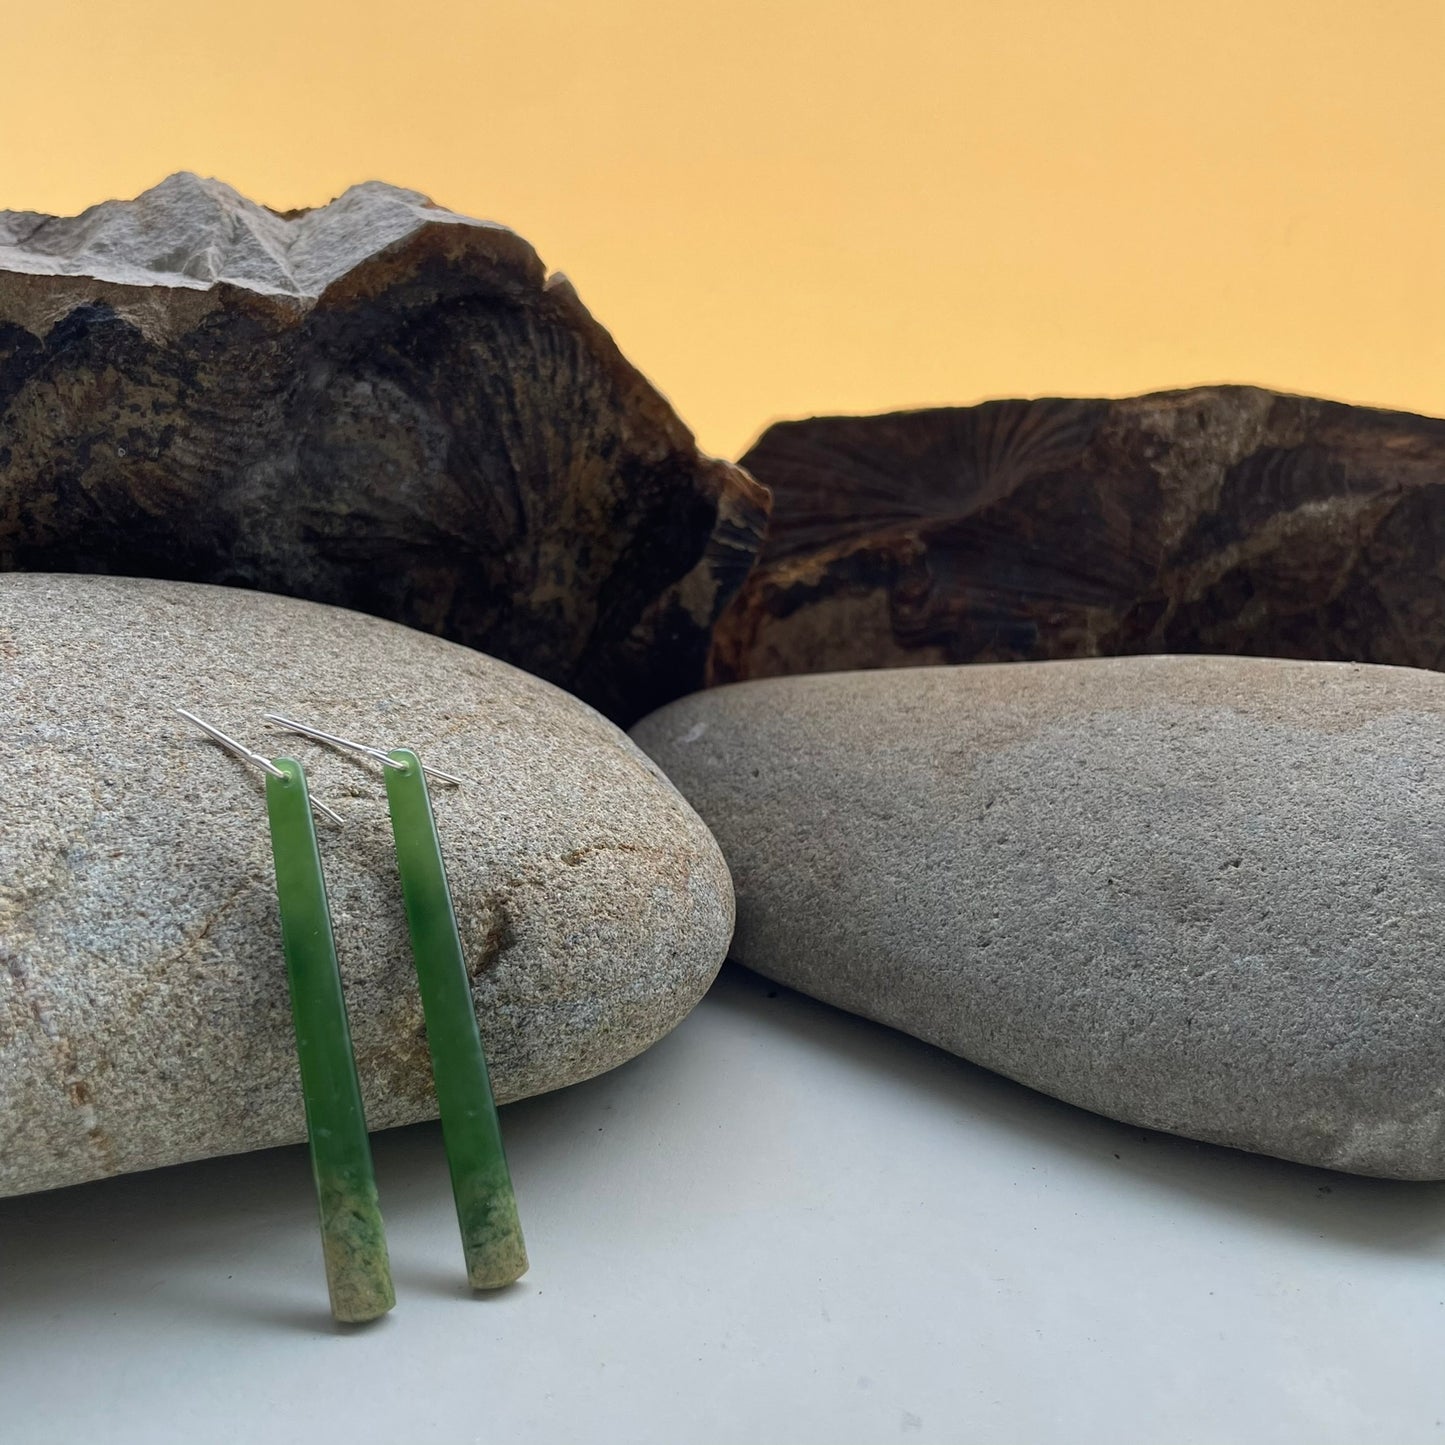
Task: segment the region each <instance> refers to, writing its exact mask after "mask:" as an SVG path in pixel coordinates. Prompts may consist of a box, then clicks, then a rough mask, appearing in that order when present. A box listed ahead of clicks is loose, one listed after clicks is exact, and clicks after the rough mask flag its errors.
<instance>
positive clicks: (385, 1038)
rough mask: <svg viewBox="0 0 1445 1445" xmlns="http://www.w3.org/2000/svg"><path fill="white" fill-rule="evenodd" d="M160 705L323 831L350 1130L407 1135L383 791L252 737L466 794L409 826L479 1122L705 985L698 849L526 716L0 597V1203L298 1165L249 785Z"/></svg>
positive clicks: (76, 603) (517, 688)
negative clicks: (411, 765) (473, 1027)
mask: <svg viewBox="0 0 1445 1445" xmlns="http://www.w3.org/2000/svg"><path fill="white" fill-rule="evenodd" d="M175 704H180V705H182V706H185V707H188V708H190V709H191V710H193V711H194V712H196V713H198V714H199V715H200V716H201V717H203V718H205V719H206V720H207V721H209V722H212V723H214V724H215V725H216V726H217V727H219V728H221V729H223V730H224V731H226V732H228V733H230V734H231V735H232V736H234V737H236V738H237V739H239V740H240V741H242V742H244V743H246V744H247V745H249V746H251V747H252V748H255V749H256V750H258V751H260V752H262V753H265V754H267V755H270V756H292V757H296V758H298V759H299V760H300V761H301V762H302V763H303V765H304V766H305V768H306V770H307V773H308V776H309V778H310V780H311V788H312V793H313V796H314V797H316V798H318V799H320V800H321V801H323V802H325V803H327V804H329V805H330V806H331V807H333V808H334V809H335V810H336V811H337V812H339V813H340V814H341V816H342V818H343V820H344V827H343V828H341V829H340V830H339V831H338V830H336V829H334V828H332V827H330V826H329V825H327V824H326V823H325V822H318V835H319V839H320V846H321V854H322V860H323V865H324V867H325V870H326V879H327V885H328V892H329V895H330V900H331V908H332V914H333V918H334V923H335V931H336V939H337V948H338V953H339V955H340V960H341V970H342V976H343V979H344V982H345V986H346V996H347V1003H348V1008H349V1011H350V1016H351V1028H352V1037H353V1042H354V1044H355V1048H356V1055H357V1060H358V1064H359V1067H360V1072H361V1080H362V1086H363V1091H364V1094H365V1100H366V1107H367V1118H368V1121H369V1123H370V1125H371V1127H372V1128H374V1129H375V1128H381V1127H385V1126H388V1125H394V1124H403V1123H408V1122H411V1121H413V1120H417V1119H421V1118H427V1117H433V1116H434V1114H435V1102H434V1098H433V1092H432V1084H431V1065H430V1058H429V1055H428V1052H427V1046H426V1037H425V1031H424V1028H423V1024H422V1014H421V1004H420V999H419V997H418V994H417V986H416V977H415V973H414V970H413V966H412V961H411V951H410V945H409V941H408V935H407V929H406V921H405V915H404V913H403V909H402V899H401V893H400V888H399V884H398V880H397V874H396V863H395V854H394V851H393V847H392V840H391V830H390V826H389V822H388V816H387V807H386V795H385V791H384V787H383V783H382V780H381V778H380V777H379V776H378V775H377V770H376V767H375V765H374V764H369V763H367V762H365V761H362V760H358V759H355V758H352V757H348V756H346V755H343V754H339V753H337V752H335V751H333V750H331V749H329V748H326V747H324V746H321V745H319V744H315V743H311V742H308V741H306V740H304V739H301V738H297V737H294V736H290V735H283V734H281V733H279V732H276V731H275V730H273V729H272V728H270V727H269V725H268V724H265V723H263V722H262V721H261V713H262V712H265V711H276V712H283V713H290V714H292V715H294V716H296V717H297V718H299V719H301V720H304V721H310V722H314V723H315V724H316V725H317V726H320V727H323V728H325V729H327V730H328V731H331V732H335V733H339V734H341V735H343V736H349V737H354V738H357V739H360V740H361V741H364V742H371V743H374V744H378V745H381V746H397V745H403V744H404V745H408V746H413V747H415V748H417V749H418V750H419V751H420V753H421V755H422V757H423V758H424V759H425V760H426V761H427V762H430V763H433V764H435V765H436V766H437V767H440V768H444V769H446V770H448V771H450V772H453V773H457V774H460V775H461V776H462V777H464V778H465V779H466V780H467V782H466V784H465V785H464V786H462V787H460V788H455V789H446V788H440V787H434V788H433V790H432V796H433V805H434V809H435V812H436V815H437V824H438V828H439V830H440V833H441V838H442V848H443V851H444V853H445V856H446V862H447V867H448V871H449V874H450V880H451V887H452V893H453V896H454V899H455V902H456V908H457V914H458V921H459V924H460V927H461V932H462V941H463V945H464V948H465V950H466V954H467V959H468V964H469V968H470V969H471V971H472V975H473V991H474V997H475V1001H476V1005H477V1009H478V1015H479V1018H480V1021H481V1026H482V1033H483V1037H484V1039H485V1041H486V1045H487V1050H488V1054H489V1058H490V1061H491V1067H492V1079H493V1084H494V1086H495V1089H496V1092H497V1096H498V1098H499V1099H500V1100H503V1101H505V1100H508V1099H517V1098H521V1097H524V1096H526V1095H529V1094H536V1093H539V1092H541V1091H543V1090H547V1089H555V1088H558V1087H560V1086H562V1085H564V1084H570V1083H574V1082H576V1081H577V1080H580V1079H585V1078H588V1077H590V1076H591V1075H593V1074H597V1073H600V1072H601V1071H602V1070H604V1069H608V1068H611V1067H613V1066H614V1065H616V1064H619V1063H621V1062H622V1061H623V1060H625V1059H628V1058H630V1057H632V1056H633V1055H634V1054H637V1053H639V1052H640V1051H641V1050H643V1049H645V1048H646V1047H647V1046H648V1045H649V1044H651V1043H652V1042H653V1041H654V1040H656V1039H657V1038H658V1037H660V1036H661V1035H662V1034H664V1033H666V1032H667V1031H668V1030H669V1029H671V1028H672V1027H673V1026H674V1025H675V1024H676V1023H677V1022H678V1021H679V1020H680V1019H681V1018H682V1017H683V1016H684V1015H685V1014H686V1013H687V1012H688V1010H689V1009H691V1008H692V1006H693V1004H694V1003H696V1001H697V1000H698V998H699V997H700V996H701V995H702V993H703V992H704V991H705V990H706V988H707V986H708V984H709V983H710V982H711V980H712V978H713V976H714V974H715V973H716V971H717V969H718V967H719V966H720V964H721V963H722V960H723V957H724V955H725V954H726V951H727V946H728V939H729V937H730V935H731V931H732V921H733V905H732V890H731V885H730V881H729V878H728V873H727V868H726V865H725V864H724V862H723V860H722V856H721V854H720V853H719V851H718V849H717V845H716V844H715V843H714V841H713V839H712V837H711V836H710V835H709V833H708V831H707V829H706V828H705V827H704V826H703V824H702V823H701V821H700V820H699V819H698V817H697V815H696V814H695V813H694V812H693V811H692V809H691V808H689V807H688V806H687V804H686V803H684V802H683V800H682V799H681V798H680V797H679V796H678V794H677V793H676V792H675V790H674V789H673V788H672V787H671V786H669V784H668V783H667V781H666V779H664V778H662V777H661V775H660V774H659V772H658V770H657V769H656V767H655V766H654V765H653V764H652V763H651V762H649V760H648V759H647V758H645V757H644V756H643V755H642V754H641V753H640V752H639V751H638V750H637V749H636V748H635V747H634V746H633V745H632V744H631V743H630V742H629V741H628V739H627V738H626V737H625V736H624V735H623V734H622V733H621V732H620V731H619V730H618V729H617V728H615V727H614V726H613V725H612V724H611V723H609V722H607V721H606V720H605V719H603V718H602V717H601V716H600V715H599V714H597V713H596V712H594V711H593V710H592V709H591V708H589V707H587V706H586V705H585V704H583V703H581V702H578V701H577V700H576V699H575V698H572V697H569V696H568V695H567V694H565V693H563V692H561V691H560V690H558V689H557V688H555V687H552V686H550V685H549V684H547V683H544V682H541V681H539V680H538V679H536V678H534V677H530V676H528V675H527V674H526V673H523V672H520V671H518V670H517V669H515V668H512V667H508V666H507V665H505V664H503V663H500V662H497V661H495V660H493V659H492V658H489V657H485V656H482V655H481V654H479V653H475V652H472V651H469V650H468V649H466V648H463V647H459V646H456V645H454V644H452V643H449V642H444V641H442V640H440V639H439V638H435V637H432V636H429V635H425V634H422V633H418V632H413V631H410V630H409V629H407V628H404V627H400V626H397V625H396V624H394V623H390V622H384V621H380V620H378V619H375V618H370V617H364V616H361V615H359V614H356V613H351V612H345V611H341V610H339V609H336V608H331V607H323V606H318V605H315V604H313V603H307V602H298V601H294V600H290V599H284V598H280V597H273V596H268V595H264V594H260V593H254V592H245V591H241V590H237V589H230V588H221V587H203V586H196V585H190V584H186V583H174V582H149V581H137V580H131V579H121V578H95V577H71V576H58V575H23V574H12V575H8V576H0V816H3V827H0V1195H4V1194H17V1193H23V1192H25V1191H28V1190H35V1189H44V1188H49V1187H52V1186H55V1185H61V1184H71V1183H76V1182H78V1181H81V1180H86V1179H94V1178H97V1177H100V1176H103V1175H109V1174H116V1173H120V1172H123V1171H126V1170H132V1169H145V1168H150V1167H152V1166H155V1165H160V1164H172V1163H177V1162H180V1161H182V1160H188V1159H196V1158H201V1157H203V1156H207V1155H212V1154H221V1153H230V1152H235V1151H239V1150H245V1149H257V1148H262V1147H265V1146H268V1145H274V1144H282V1143H288V1142H293V1141H297V1140H300V1139H302V1138H304V1137H305V1123H304V1119H303V1115H302V1108H301V1097H300V1091H299V1084H298V1079H297V1068H296V1057H295V1045H294V1041H293V1035H292V1029H291V1017H290V1005H289V999H288V994H287V988H286V975H285V967H284V961H283V958H282V953H281V939H280V929H279V922H278V919H277V914H276V896H275V887H274V873H273V865H272V861H271V845H270V835H269V832H268V828H267V820H266V805H265V796H264V789H263V779H262V777H261V775H260V774H259V773H258V772H256V771H254V770H252V769H251V768H249V767H247V766H246V765H244V764H243V763H241V762H239V761H238V760H236V759H235V758H234V757H232V756H231V755H229V754H228V753H226V752H224V751H223V750H222V749H221V748H219V747H218V746H217V745H216V744H214V743H212V742H209V741H208V740H207V739H206V738H205V737H204V736H202V735H201V734H200V733H199V732H198V731H197V730H196V729H195V728H194V727H192V726H191V725H190V724H189V723H187V722H186V721H185V720H184V719H182V718H180V717H178V716H177V715H176V713H175V711H174V705H175Z"/></svg>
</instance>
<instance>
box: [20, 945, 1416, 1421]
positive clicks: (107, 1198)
mask: <svg viewBox="0 0 1445 1445" xmlns="http://www.w3.org/2000/svg"><path fill="white" fill-rule="evenodd" d="M503 1125H504V1128H505V1129H506V1133H507V1140H508V1147H509V1153H510V1156H511V1160H512V1168H513V1174H514V1177H515V1180H516V1183H517V1190H518V1196H519V1199H520V1204H521V1210H522V1218H523V1222H524V1224H525V1227H526V1232H527V1237H528V1243H529V1246H530V1249H531V1255H532V1272H531V1273H530V1274H529V1275H528V1276H527V1278H526V1279H525V1280H523V1281H522V1282H521V1283H520V1284H519V1285H516V1286H514V1287H513V1288H512V1289H510V1290H508V1291H505V1292H504V1293H503V1294H501V1295H500V1296H497V1297H494V1298H472V1297H470V1296H469V1295H468V1293H467V1291H466V1290H465V1288H464V1286H463V1276H462V1272H461V1260H460V1252H459V1248H458V1243H457V1235H456V1228H455V1221H454V1216H453V1214H452V1205H451V1197H450V1194H449V1191H448V1187H447V1178H446V1169H445V1163H444V1160H443V1155H442V1149H441V1140H440V1135H439V1133H438V1132H437V1130H436V1128H435V1126H431V1125H426V1126H420V1127H418V1128H414V1129H405V1130H397V1131H394V1132H391V1133H388V1134H383V1135H379V1136H377V1138H376V1141H375V1143H376V1162H377V1173H378V1177H379V1180H380V1184H381V1190H382V1204H383V1208H384V1210H385V1214H386V1222H387V1227H388V1235H389V1239H390V1244H391V1252H392V1263H393V1270H394V1274H395V1279H396V1287H397V1295H398V1302H397V1307H396V1309H395V1311H394V1312H393V1313H392V1314H391V1315H390V1316H388V1317H387V1318H386V1319H385V1320H382V1321H381V1322H379V1323H378V1324H376V1325H372V1326H369V1327H365V1328H361V1329H353V1330H341V1329H337V1328H335V1327H333V1326H332V1325H331V1323H330V1321H329V1317H328V1316H327V1314H326V1303H325V1286H324V1282H323V1278H322V1273H321V1265H320V1259H319V1247H318V1238H317V1233H316V1228H315V1223H314V1204H313V1201H312V1197H311V1194H310V1181H309V1173H308V1169H307V1163H306V1155H305V1151H304V1150H303V1149H299V1148H298V1149H280V1150H273V1151H270V1152H267V1153H263V1154H253V1155H246V1156H241V1157H237V1158H230V1159H222V1160H214V1161H211V1162H208V1163H204V1164H195V1165H189V1166H186V1167H183V1168H179V1169H170V1170H163V1171H157V1172H155V1173H151V1174H146V1175H137V1176H132V1177H130V1178H127V1179H117V1180H111V1181H108V1182H106V1183H103V1184H95V1185H86V1186H83V1187H81V1188H78V1189H71V1190H64V1191H58V1192H55V1193H51V1194H45V1195H35V1196H31V1197H29V1198H22V1199H11V1200H3V1201H0V1440H3V1441H4V1442H6V1445H32V1442H37V1445H38V1442H52V1441H54V1442H77V1441H81V1442H87V1445H95V1442H111V1441H117V1442H120V1441H144V1442H147V1445H160V1442H170V1441H185V1442H187V1445H216V1442H226V1441H245V1442H251V1441H255V1442H267V1445H283V1442H288V1441H305V1442H308V1445H323V1442H330V1441H343V1442H371V1441H377V1442H387V1445H413V1442H429V1441H447V1442H453V1441H456V1442H472V1441H477V1442H481V1441H485V1442H506V1445H529V1442H545V1445H567V1442H592V1441H596V1442H614V1441H615V1442H619V1445H621V1442H626V1445H651V1442H658V1445H688V1442H704V1445H746V1442H760V1445H812V1442H817V1445H852V1442H873V1441H894V1440H898V1441H905V1442H913V1441H918V1442H926V1441H948V1442H963V1441H984V1442H1004V1445H1015V1442H1033V1441H1050V1442H1052V1441H1058V1442H1069V1445H1086V1442H1093V1441H1099V1442H1109V1445H1128V1442H1135V1441H1138V1442H1151V1445H1159V1442H1167V1445H1186V1442H1193V1441H1248V1442H1272V1441H1308V1442H1312V1445H1319V1442H1332V1441H1351V1442H1356V1441H1365V1442H1389V1445H1411V1442H1414V1441H1423V1440H1438V1439H1441V1438H1445V1426H1442V1420H1445V1186H1439V1185H1421V1184H1415V1185H1410V1184H1392V1183H1385V1182H1380V1181H1375V1180H1366V1179H1355V1178H1351V1177H1348V1176H1345V1175H1333V1174H1327V1173H1324V1172H1321V1171H1317V1170H1310V1169H1304V1168H1300V1167H1297V1166H1293V1165H1288V1164H1283V1163H1279V1162H1277V1161H1273V1160H1268V1159H1261V1158H1255V1157H1252V1156H1248V1155H1244V1154H1238V1153H1233V1152H1230V1151H1227V1150H1223V1149H1214V1148H1209V1147H1207V1146H1203V1145H1198V1144H1192V1143H1189V1142H1186V1141H1184V1140H1180V1139H1174V1138H1170V1137H1168V1136H1164V1135H1159V1134H1150V1133H1145V1132H1142V1131H1140V1130H1138V1129H1131V1128H1127V1127H1125V1126H1123V1125H1120V1124H1115V1123H1111V1122H1109V1121H1107V1120H1104V1119H1100V1118H1097V1117H1095V1116H1093V1115H1090V1114H1086V1113H1083V1112H1081V1111H1079V1110H1076V1109H1072V1108H1069V1107H1067V1106H1066V1105H1063V1104H1059V1103H1056V1102H1054V1101H1053V1100H1050V1099H1047V1098H1044V1097H1042V1096H1040V1095H1038V1094H1035V1093H1032V1092H1030V1091H1029V1090H1027V1089H1024V1088H1021V1087H1019V1086H1018V1085H1015V1084H1011V1083H1008V1082H1006V1081H1005V1080H1002V1079H999V1078H996V1077H994V1076H992V1075H989V1074H986V1073H984V1072H982V1071H981V1070H978V1069H975V1068H972V1067H970V1066H969V1065H967V1064H963V1063H960V1062H959V1061H958V1060H956V1059H953V1058H950V1057H949V1056H948V1055H946V1054H942V1053H939V1052H937V1051H936V1050H933V1049H930V1048H928V1047H926V1046H924V1045H923V1044H920V1043H918V1042H916V1041H915V1040H913V1039H910V1038H907V1037H905V1036H903V1035H901V1034H896V1033H893V1032H891V1031H889V1030H887V1029H883V1028H879V1027H877V1026H875V1025H872V1024H868V1023H865V1022H863V1021H862V1020H859V1019H854V1018H850V1017H848V1016H847V1015H845V1014H842V1013H838V1012H836V1011H834V1010H832V1009H829V1008H826V1007H824V1006H822V1005H819V1004H816V1003H813V1002H811V1001H809V1000H807V999H803V998H800V997H798V996H796V995H794V994H791V993H789V992H788V991H786V990H776V989H773V988H772V987H771V986H770V985H768V984H766V983H764V982H763V981H762V980H760V979H757V978H755V977H753V976H752V975H749V974H745V973H742V972H741V971H732V970H730V971H728V972H725V973H724V975H723V977H722V979H721V980H720V981H719V983H718V985H717V987H716V988H715V990H714V991H713V993H712V994H711V995H710V996H709V997H708V998H707V999H706V1000H705V1001H704V1003H703V1004H702V1005H701V1006H700V1007H699V1008H698V1010H697V1011H696V1013H694V1015H693V1016H692V1017H691V1018H690V1019H688V1020H687V1021H686V1022H685V1023H684V1024H683V1025H682V1026H681V1027H680V1028H679V1029H677V1031H676V1032H675V1033H673V1034H672V1035H671V1036H670V1037H668V1038H667V1039H665V1040H663V1042H662V1043H660V1044H659V1045H657V1046H656V1047H655V1048H653V1049H652V1050H650V1051H649V1052H648V1053H647V1054H645V1055H644V1056H643V1057H641V1058H640V1059H637V1060H635V1061H634V1062H632V1063H631V1064H628V1065H626V1066H625V1067H623V1068H621V1069H618V1070H616V1071H614V1072H613V1073H611V1074H608V1075H605V1076H604V1077H602V1078H600V1079H595V1080H593V1081H592V1082H590V1083H587V1084H583V1085H579V1086H578V1087H576V1088H572V1089H568V1090H565V1091H563V1092H561V1093H558V1094H553V1095H549V1096H546V1097H543V1098H539V1099H533V1100H529V1101H527V1102H525V1103H523V1104H518V1105H514V1106H513V1107H511V1108H509V1109H507V1110H505V1111H504V1112H503Z"/></svg>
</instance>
